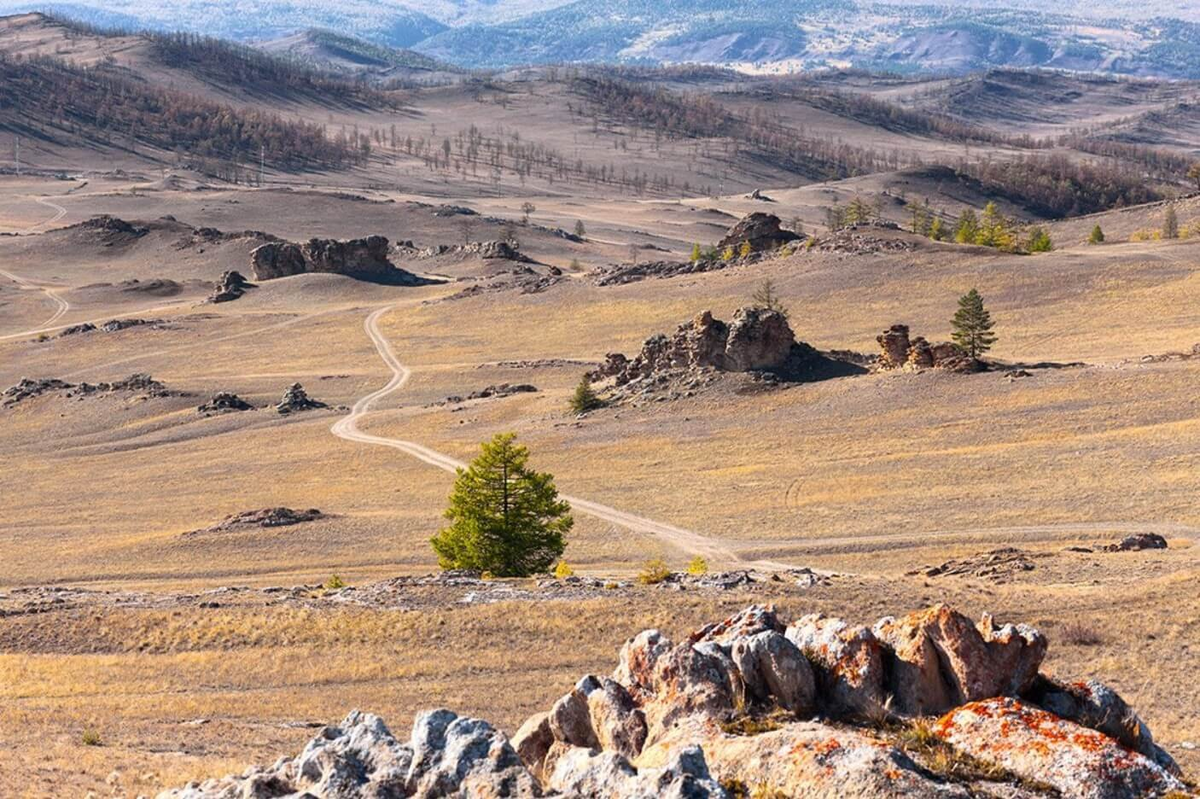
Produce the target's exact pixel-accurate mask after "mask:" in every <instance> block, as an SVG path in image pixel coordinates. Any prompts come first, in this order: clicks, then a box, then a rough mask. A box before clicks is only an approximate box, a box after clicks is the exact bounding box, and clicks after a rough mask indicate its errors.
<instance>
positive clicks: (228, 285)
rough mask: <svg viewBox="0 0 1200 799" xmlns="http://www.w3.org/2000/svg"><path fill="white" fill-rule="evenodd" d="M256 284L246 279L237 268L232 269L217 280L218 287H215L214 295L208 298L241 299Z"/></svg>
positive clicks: (219, 300)
mask: <svg viewBox="0 0 1200 799" xmlns="http://www.w3.org/2000/svg"><path fill="white" fill-rule="evenodd" d="M254 287H255V286H254V284H253V283H251V282H250V281H248V280H246V278H245V277H244V276H243V275H242V273H241V272H239V271H237V270H236V269H230V270H229V271H228V272H223V273H222V274H221V279H220V280H218V281H217V285H216V287H215V288H214V289H213V293H212V295H211V296H210V297H209V298H208V301H209V302H214V303H217V302H233V301H234V300H237V299H241V297H242V295H244V294H245V293H246V291H247V290H248V289H252V288H254Z"/></svg>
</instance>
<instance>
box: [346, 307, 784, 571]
mask: <svg viewBox="0 0 1200 799" xmlns="http://www.w3.org/2000/svg"><path fill="white" fill-rule="evenodd" d="M392 310H393V306H388V307H384V308H380V309H378V310H376V311H375V312H373V313H372V314H371V315H370V316H368V317H367V319H366V321H365V322H364V323H363V329H364V330H365V331H366V333H367V336H368V337H369V338H370V339H371V342H372V343H373V344H374V345H375V349H376V351H377V352H378V353H379V356H380V358H382V359H383V362H384V364H385V365H386V366H387V368H388V370H389V371H391V373H392V377H391V379H390V380H389V381H388V383H387V384H386V385H384V386H383V387H382V388H380V389H378V390H376V391H373V392H371V393H370V394H367V395H366V396H365V397H363V398H361V399H360V400H358V402H356V403H355V404H354V407H353V408H352V409H351V411H350V415H348V416H345V417H343V418H342V419H339V420H338V421H337V422H336V423H335V424H334V425H333V427H331V428H330V432H332V433H333V434H334V435H335V436H337V437H338V438H341V439H344V440H346V441H353V442H356V443H360V444H371V445H374V446H380V447H390V448H392V449H395V450H399V451H400V452H403V453H405V454H406V455H409V456H411V457H413V458H416V459H417V460H419V461H421V462H422V463H426V464H428V465H430V466H434V467H436V468H438V469H442V470H443V471H447V472H454V471H456V470H457V469H460V468H463V467H464V466H465V464H464V463H462V462H461V461H459V460H456V459H454V458H451V457H450V456H448V455H444V454H442V453H440V452H437V451H436V450H433V449H430V448H429V447H426V446H423V445H421V444H417V443H415V442H412V441H403V440H401V439H397V438H387V437H384V436H377V435H372V434H370V433H364V432H363V431H362V430H360V429H359V427H358V423H359V421H360V420H361V419H362V418H363V417H365V416H366V415H367V414H368V413H370V412H371V409H372V407H374V405H375V403H377V402H379V401H380V400H382V399H384V398H386V397H388V396H390V395H392V394H394V393H396V392H397V391H399V390H400V389H402V388H403V387H404V385H405V384H406V383H407V382H408V380H409V378H410V377H411V376H412V371H411V370H410V369H409V368H408V367H406V366H405V365H404V364H402V363H401V362H400V360H399V359H398V358H397V357H396V354H395V352H394V351H393V350H392V346H391V344H390V343H389V342H388V340H387V337H386V336H384V335H383V333H382V332H381V331H380V330H379V320H380V318H381V317H383V316H384V315H385V314H387V313H389V312H390V311H392ZM562 498H563V499H564V500H566V501H567V502H569V503H570V504H571V507H572V508H574V509H575V510H577V511H579V512H581V513H585V514H587V515H589V516H594V517H595V518H597V519H601V520H603V521H606V522H609V523H611V524H615V525H617V526H618V527H623V528H625V529H627V530H630V531H632V532H635V533H641V534H644V535H650V536H653V537H655V538H657V539H658V540H660V541H662V542H663V543H665V544H668V545H670V546H672V547H675V548H677V549H679V550H681V551H683V552H685V553H687V554H689V555H698V556H700V557H703V558H704V559H706V560H708V561H709V562H710V563H714V564H717V563H720V564H727V565H731V566H736V567H739V568H752V569H760V570H763V571H786V570H790V569H795V568H796V567H795V566H794V565H792V564H787V563H776V562H773V561H757V560H756V561H748V560H745V559H743V558H742V557H741V556H740V555H739V554H738V553H737V552H736V551H734V550H733V549H731V548H730V547H729V546H727V545H726V544H725V543H723V542H722V541H720V540H718V539H715V538H710V537H708V536H705V535H701V534H700V533H696V532H693V531H691V530H685V529H683V528H681V527H676V526H674V525H670V524H664V523H662V522H657V521H654V520H653V519H647V518H644V517H641V516H636V515H634V514H632V513H627V512H625V511H621V510H617V509H616V508H611V507H609V506H607V505H602V504H600V503H598V502H592V501H591V500H587V499H581V498H579V497H572V496H567V495H563V497H562Z"/></svg>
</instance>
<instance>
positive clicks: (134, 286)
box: [117, 277, 183, 297]
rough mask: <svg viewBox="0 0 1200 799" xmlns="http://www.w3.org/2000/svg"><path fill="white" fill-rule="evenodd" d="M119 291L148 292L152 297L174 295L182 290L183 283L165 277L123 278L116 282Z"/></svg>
mask: <svg viewBox="0 0 1200 799" xmlns="http://www.w3.org/2000/svg"><path fill="white" fill-rule="evenodd" d="M117 286H118V288H120V289H121V291H126V292H130V293H136V294H148V295H150V296H152V297H174V296H175V295H177V294H179V293H180V292H181V291H183V285H182V284H180V283H177V282H175V281H174V280H168V279H166V278H158V277H156V278H152V279H150V280H138V279H137V278H132V279H130V280H123V281H121V282H120V283H119V284H117Z"/></svg>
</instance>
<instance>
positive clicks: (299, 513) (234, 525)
mask: <svg viewBox="0 0 1200 799" xmlns="http://www.w3.org/2000/svg"><path fill="white" fill-rule="evenodd" d="M323 517H324V514H322V513H321V511H319V510H317V509H316V508H309V509H308V510H292V509H291V508H283V507H280V508H263V509H261V510H248V511H243V512H241V513H234V514H232V515H230V516H226V517H225V518H224V519H222V520H221V521H219V522H217V523H216V524H214V525H211V526H209V527H205V528H202V529H200V530H192V531H191V532H188V533H184V535H185V536H193V535H202V534H204V533H227V532H230V531H233V530H242V529H245V528H247V527H263V528H271V527H291V526H292V525H295V524H303V523H305V522H311V521H316V520H317V519H320V518H323Z"/></svg>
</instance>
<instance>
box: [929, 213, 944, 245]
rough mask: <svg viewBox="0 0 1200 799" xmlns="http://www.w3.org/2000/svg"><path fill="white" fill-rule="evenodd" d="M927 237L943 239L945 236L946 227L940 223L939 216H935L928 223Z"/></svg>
mask: <svg viewBox="0 0 1200 799" xmlns="http://www.w3.org/2000/svg"><path fill="white" fill-rule="evenodd" d="M929 238H931V239H933V240H934V241H943V240H944V239H945V238H946V227H945V225H943V224H942V218H941V217H940V216H935V217H934V218H933V221H932V222H930V223H929Z"/></svg>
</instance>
